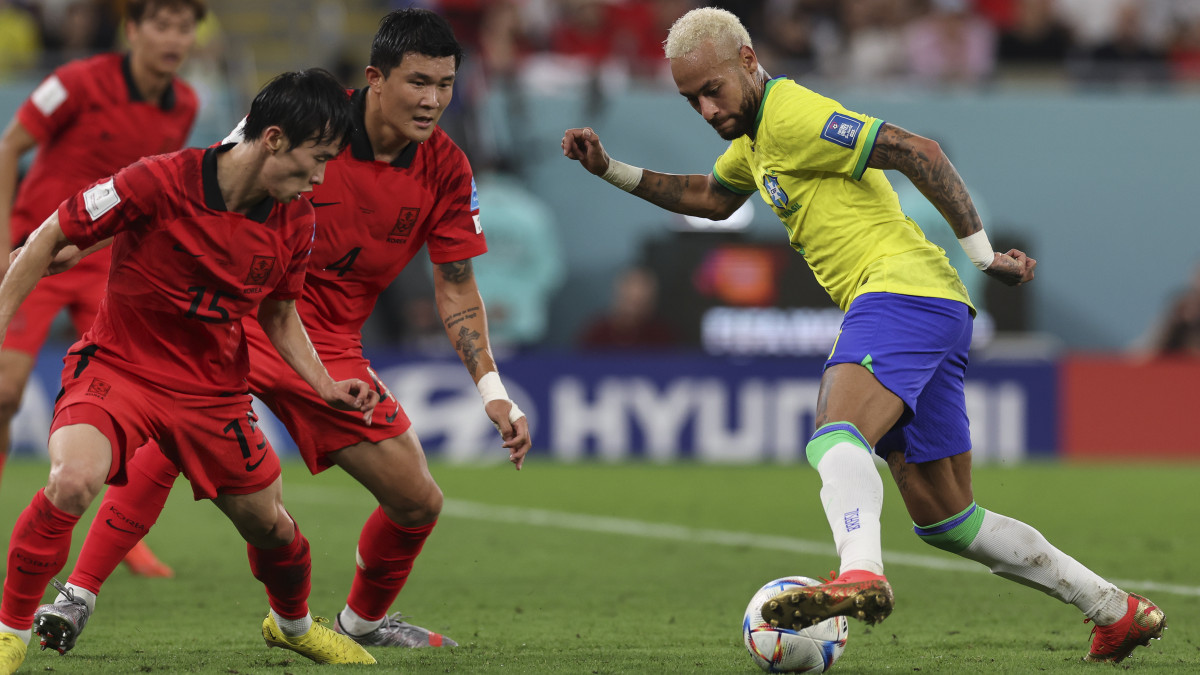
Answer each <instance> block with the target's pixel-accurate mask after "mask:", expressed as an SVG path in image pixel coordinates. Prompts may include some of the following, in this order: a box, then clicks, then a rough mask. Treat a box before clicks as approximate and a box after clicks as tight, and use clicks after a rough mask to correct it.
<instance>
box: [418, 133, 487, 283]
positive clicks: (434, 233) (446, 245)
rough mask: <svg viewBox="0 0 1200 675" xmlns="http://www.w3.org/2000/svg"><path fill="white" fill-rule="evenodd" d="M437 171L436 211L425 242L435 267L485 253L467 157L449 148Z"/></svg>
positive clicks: (485, 246) (453, 148) (456, 149)
mask: <svg viewBox="0 0 1200 675" xmlns="http://www.w3.org/2000/svg"><path fill="white" fill-rule="evenodd" d="M443 156H444V157H445V158H446V159H445V164H444V165H443V166H442V167H440V168H441V169H442V170H441V171H439V174H438V181H439V185H438V186H436V188H435V190H436V194H438V195H439V199H438V206H437V209H436V210H435V211H434V212H433V213H432V214H431V216H432V218H433V228H432V230H431V231H430V233H429V238H428V239H427V240H426V242H425V243H426V246H427V247H428V250H429V259H430V260H431V261H432V262H433V263H434V264H436V265H440V264H442V263H448V262H457V261H459V260H466V259H467V258H473V257H475V256H477V255H482V254H484V253H486V252H487V240H486V239H485V237H484V235H483V230H482V227H481V224H480V208H479V207H480V204H479V196H478V194H477V193H476V190H475V177H474V175H473V174H472V173H471V165H470V163H469V162H468V161H467V156H466V155H465V154H463V152H462V150H460V149H459V148H458V147H457V146H454V145H450V146H449V147H448V148H446V150H445V152H444V155H443Z"/></svg>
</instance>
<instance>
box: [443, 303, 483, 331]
mask: <svg viewBox="0 0 1200 675" xmlns="http://www.w3.org/2000/svg"><path fill="white" fill-rule="evenodd" d="M481 310H482V308H480V307H470V308H467V309H464V310H462V311H461V312H455V313H453V314H451V315H450V316H447V317H444V318H443V319H442V323H443V324H445V325H446V330H447V331H449V330H451V329H453V328H454V327H455V326H457V325H458V324H460V323H462V322H463V321H466V320H467V319H474V318H475V317H477V316H479V312H480V311H481Z"/></svg>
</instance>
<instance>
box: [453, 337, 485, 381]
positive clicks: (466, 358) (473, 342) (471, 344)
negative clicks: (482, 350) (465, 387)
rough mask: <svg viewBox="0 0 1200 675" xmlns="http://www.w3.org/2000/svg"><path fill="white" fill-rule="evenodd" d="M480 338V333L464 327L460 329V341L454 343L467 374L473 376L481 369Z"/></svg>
mask: <svg viewBox="0 0 1200 675" xmlns="http://www.w3.org/2000/svg"><path fill="white" fill-rule="evenodd" d="M479 338H480V334H479V331H476V330H472V329H471V328H470V327H469V326H463V327H462V328H460V329H458V340H457V341H455V343H454V348H455V349H456V350H458V354H459V357H460V358H461V359H462V362H463V365H464V366H466V367H467V372H469V373H471V375H472V376H474V375H475V371H476V370H478V369H479V347H478V345H477V343H478V340H479Z"/></svg>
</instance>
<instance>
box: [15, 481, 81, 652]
mask: <svg viewBox="0 0 1200 675" xmlns="http://www.w3.org/2000/svg"><path fill="white" fill-rule="evenodd" d="M77 522H79V516H73V515H71V514H69V513H67V512H66V511H63V510H61V509H59V508H58V507H57V506H55V505H54V504H51V503H50V500H49V499H46V490H45V489H41V490H38V493H37V494H36V495H34V496H33V501H32V502H30V503H29V506H28V507H26V509H25V510H24V511H22V512H21V515H20V516H19V517H18V518H17V524H16V525H14V526H13V534H12V539H11V540H10V541H9V542H8V576H6V577H5V578H4V598H3V600H2V601H0V623H3V624H4V625H6V626H9V627H11V628H16V629H19V630H25V629H28V628H30V627H31V626H33V613H34V611H35V610H37V608H38V605H39V604H41V602H42V595H43V594H44V593H45V592H46V586H47V585H48V584H49V583H50V580H51V579H53V578H54V575H55V574H58V573H59V571H60V570H62V568H63V566H65V565H66V564H67V556H68V555H70V553H71V530H72V529H74V528H75V523H77Z"/></svg>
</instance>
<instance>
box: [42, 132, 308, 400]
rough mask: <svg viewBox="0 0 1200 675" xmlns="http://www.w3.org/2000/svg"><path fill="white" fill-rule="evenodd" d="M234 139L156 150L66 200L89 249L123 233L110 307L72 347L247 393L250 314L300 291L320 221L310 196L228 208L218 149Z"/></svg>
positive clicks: (156, 375) (194, 383) (155, 379)
mask: <svg viewBox="0 0 1200 675" xmlns="http://www.w3.org/2000/svg"><path fill="white" fill-rule="evenodd" d="M230 147H232V146H222V147H217V148H209V149H207V150H201V149H187V150H182V151H180V152H177V153H174V154H170V155H160V156H157V157H148V158H146V159H143V160H142V161H139V162H137V163H135V164H133V165H131V166H129V167H128V168H125V169H123V170H122V171H121V172H120V173H118V174H117V175H116V176H114V177H113V178H110V179H108V180H105V181H102V182H100V183H97V184H96V185H94V186H92V187H90V188H88V189H87V190H84V191H83V192H81V193H79V194H77V195H75V196H74V197H72V198H70V199H68V200H67V201H65V202H63V204H62V206H61V207H59V210H58V217H59V222H60V223H61V225H62V229H63V233H64V234H65V235H66V237H67V239H68V240H69V241H70V242H71V243H72V244H75V245H76V246H79V247H80V248H86V247H88V246H91V245H92V244H94V243H96V242H98V241H100V240H102V239H105V238H107V237H110V236H113V235H116V238H115V239H114V240H113V246H112V249H113V254H112V255H113V263H112V269H111V271H110V272H109V279H108V289H107V291H106V295H105V298H104V304H103V305H102V306H101V308H100V314H99V315H98V316H97V317H96V322H95V323H94V324H93V325H92V329H91V330H90V331H88V333H87V334H86V335H84V336H83V339H82V340H80V342H79V343H78V344H76V345H75V346H74V347H72V348H71V351H72V352H76V351H78V350H79V349H82V348H88V347H92V348H94V349H95V353H94V354H93V355H92V356H93V358H96V359H97V360H101V361H104V362H105V363H109V364H113V365H115V366H117V367H119V368H121V369H122V371H124V372H128V373H131V374H133V375H136V376H138V377H140V378H142V379H143V380H146V381H148V382H150V383H152V384H155V385H157V386H160V387H164V388H166V389H171V390H175V391H179V392H184V393H189V394H200V395H219V394H228V393H231V392H244V391H245V390H246V382H245V378H246V374H247V372H248V370H249V359H248V357H247V350H246V340H245V336H244V334H243V332H242V322H241V319H242V317H244V316H247V315H251V314H252V313H253V312H254V311H255V310H256V309H257V307H258V305H259V303H260V302H261V301H262V300H263V298H273V299H280V300H290V299H296V298H299V296H300V292H301V288H302V286H303V284H304V272H305V268H306V266H307V263H308V253H309V250H310V248H311V247H312V241H313V232H314V227H315V224H314V217H313V210H312V206H311V205H310V204H309V203H308V201H307V200H304V199H298V200H296V201H293V202H291V203H289V204H279V203H277V202H275V201H273V200H271V199H270V198H265V199H264V200H263V201H262V202H260V203H259V204H258V205H256V206H255V207H254V208H253V209H252V210H251V211H250V212H249V213H248V214H246V215H241V214H238V213H232V212H229V211H227V210H226V208H225V200H224V199H223V198H222V196H221V189H220V186H219V185H218V184H217V155H218V154H219V153H221V152H224V151H226V150H228V149H229V148H230ZM251 320H253V319H251Z"/></svg>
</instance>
